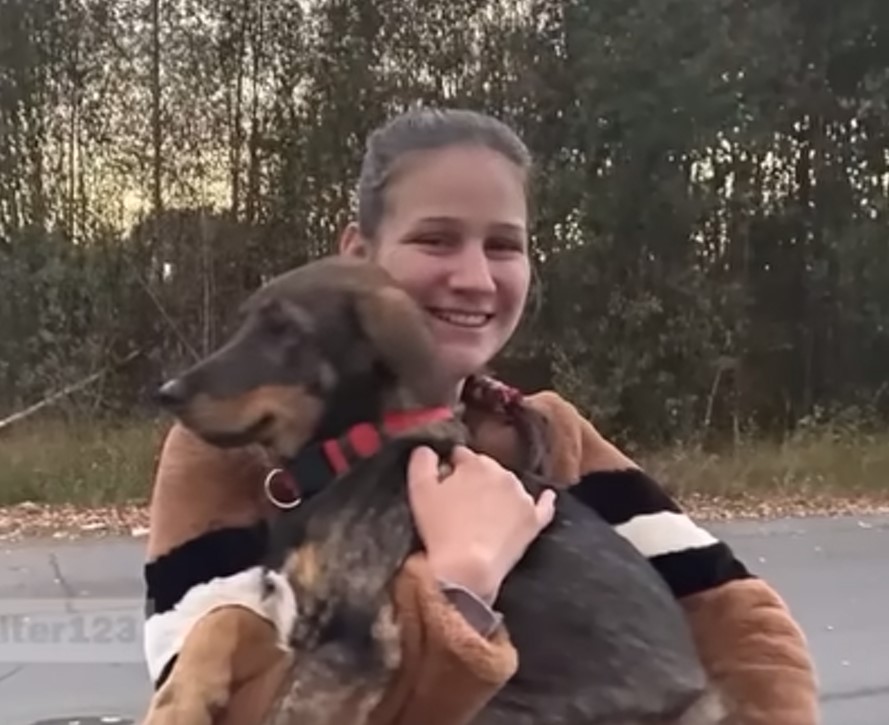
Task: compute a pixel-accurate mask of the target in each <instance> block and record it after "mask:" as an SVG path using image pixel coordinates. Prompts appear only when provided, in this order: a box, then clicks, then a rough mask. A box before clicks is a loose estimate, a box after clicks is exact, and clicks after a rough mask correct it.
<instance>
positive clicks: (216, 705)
mask: <svg viewBox="0 0 889 725" xmlns="http://www.w3.org/2000/svg"><path fill="white" fill-rule="evenodd" d="M168 684H169V687H167V686H165V687H163V688H161V690H160V691H159V692H158V694H157V697H156V698H155V700H154V702H153V703H152V706H151V709H150V711H149V712H148V714H147V716H146V717H145V719H144V720H143V721H142V725H213V723H214V722H215V721H216V718H217V717H218V716H219V715H220V714H221V713H222V711H223V710H224V709H225V702H224V698H222V699H220V698H218V697H213V696H212V695H211V696H207V695H208V693H205V692H200V691H198V689H197V688H193V687H180V686H179V684H180V683H177V682H172V681H171V682H170V683H168Z"/></svg>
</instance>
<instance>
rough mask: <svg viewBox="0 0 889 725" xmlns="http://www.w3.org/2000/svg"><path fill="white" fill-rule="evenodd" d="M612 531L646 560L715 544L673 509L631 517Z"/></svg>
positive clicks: (702, 531) (708, 536)
mask: <svg viewBox="0 0 889 725" xmlns="http://www.w3.org/2000/svg"><path fill="white" fill-rule="evenodd" d="M615 530H616V531H617V533H619V534H620V535H621V536H623V537H624V538H625V539H627V541H629V542H630V543H631V544H632V545H633V546H635V547H636V548H637V549H638V550H639V551H640V552H642V554H643V555H644V556H645V557H646V558H648V559H651V558H653V557H655V556H661V555H663V554H675V553H677V552H680V551H686V550H689V549H702V548H704V547H706V546H712V545H713V544H718V543H719V540H718V539H716V538H715V537H714V536H713V535H712V534H710V533H709V532H707V531H705V530H704V529H702V528H701V527H700V526H698V525H697V524H695V523H694V522H693V521H692V520H691V519H690V518H688V516H685V515H684V514H678V513H674V512H673V511H660V512H658V513H656V514H642V515H640V516H634V517H633V518H631V519H630V520H629V521H627V522H626V523H624V524H620V525H618V526H615Z"/></svg>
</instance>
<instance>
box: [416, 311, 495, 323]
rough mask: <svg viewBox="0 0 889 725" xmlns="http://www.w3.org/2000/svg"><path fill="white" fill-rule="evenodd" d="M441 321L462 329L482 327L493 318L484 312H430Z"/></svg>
mask: <svg viewBox="0 0 889 725" xmlns="http://www.w3.org/2000/svg"><path fill="white" fill-rule="evenodd" d="M430 312H431V313H432V314H433V315H434V316H435V317H437V318H438V319H440V320H444V321H445V322H447V323H450V324H451V325H458V326H460V327H482V326H483V325H485V324H487V322H488V321H489V320H490V319H491V318H492V317H493V315H491V314H488V313H484V312H455V311H451V310H435V309H433V310H430Z"/></svg>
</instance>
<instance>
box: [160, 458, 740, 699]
mask: <svg viewBox="0 0 889 725" xmlns="http://www.w3.org/2000/svg"><path fill="white" fill-rule="evenodd" d="M569 495H574V496H577V497H578V498H579V499H580V500H581V501H583V502H584V503H586V504H587V505H588V506H590V507H592V508H593V509H595V510H596V511H597V512H598V513H599V514H600V515H601V516H602V517H603V518H604V519H605V520H606V521H607V522H608V523H610V524H611V525H612V526H614V527H615V530H616V531H617V532H618V533H619V534H620V535H621V536H623V537H625V538H626V539H627V540H628V541H629V542H630V543H632V544H633V545H634V546H635V547H636V548H637V549H638V550H639V551H640V552H641V553H642V554H643V555H644V556H645V557H647V558H648V560H649V561H650V562H651V564H652V565H653V566H654V568H655V569H656V570H657V571H658V572H659V573H660V574H661V576H663V578H664V579H665V581H666V582H667V584H668V585H669V587H670V588H671V590H672V591H673V593H674V594H675V595H676V596H677V597H679V598H681V597H686V596H689V595H692V594H695V593H698V592H701V591H704V590H707V589H710V588H713V587H717V586H719V585H720V584H724V583H726V582H728V581H731V580H733V579H740V578H746V577H749V576H750V574H749V573H748V571H747V569H746V568H745V567H744V565H743V564H742V563H741V562H739V561H738V560H737V559H736V558H735V556H734V554H733V553H732V550H731V549H730V548H729V547H728V546H727V545H726V544H725V543H724V542H721V541H719V540H717V539H716V538H714V537H713V536H712V535H711V534H709V533H708V532H707V531H706V530H705V529H703V528H701V527H699V526H698V525H696V524H695V523H694V522H692V520H691V519H690V518H689V517H688V516H686V515H685V514H684V513H682V512H681V511H680V509H679V507H678V506H677V505H676V504H675V502H674V501H673V500H672V499H671V498H670V497H669V496H667V495H666V494H665V493H664V491H663V489H662V488H661V487H660V486H658V485H657V483H655V482H654V481H653V480H652V479H651V478H649V477H648V476H647V475H646V474H645V473H643V472H641V471H636V470H628V471H617V472H593V473H589V474H587V475H586V476H584V477H583V478H582V479H581V480H580V482H579V483H577V484H576V485H574V486H572V487H571V488H570V489H569ZM265 537H266V528H265V525H264V524H262V523H257V524H255V525H254V526H244V527H230V528H224V529H219V530H215V531H212V532H208V533H206V534H203V535H201V536H198V537H196V538H194V539H192V540H190V541H188V542H187V543H185V544H184V545H182V546H180V547H178V548H176V549H174V550H172V551H170V552H169V553H167V554H165V555H164V556H161V557H159V558H158V559H156V560H154V561H152V562H150V563H148V564H147V565H146V567H145V579H146V596H147V599H148V602H147V607H146V615H147V619H146V622H145V630H144V632H145V638H144V646H145V656H146V661H147V664H148V669H149V672H150V674H151V677H152V680H153V681H154V683H155V686H159V685H160V684H162V682H163V680H164V678H165V676H166V674H168V672H169V670H170V667H171V666H172V664H173V663H174V661H175V657H176V653H177V651H178V648H179V647H180V646H181V644H182V642H183V640H184V638H185V636H186V634H187V633H188V630H189V629H190V627H191V626H192V625H193V624H194V623H195V622H196V621H197V619H198V618H199V617H200V616H201V615H203V614H205V613H206V612H207V611H210V610H211V609H212V608H214V607H217V606H221V605H224V604H232V603H238V604H241V605H243V606H247V607H249V608H251V609H253V610H255V611H257V613H260V614H261V613H262V612H263V611H264V610H263V609H261V607H260V601H259V593H260V592H261V587H260V586H259V583H258V576H259V573H260V568H259V562H260V559H261V557H262V553H263V549H264V544H265ZM442 588H443V589H444V591H445V593H446V594H447V595H448V596H449V598H450V599H451V601H452V602H453V603H454V605H455V606H457V607H458V609H460V611H461V612H463V613H464V615H465V616H466V617H467V619H468V620H469V621H470V622H471V623H472V624H473V626H474V627H475V628H476V629H477V630H479V631H480V632H481V633H483V634H487V633H488V632H490V631H491V630H492V629H493V626H494V625H495V624H496V622H497V620H498V615H497V614H496V612H494V611H492V610H490V609H489V608H488V607H487V606H486V605H485V604H484V603H483V602H481V600H478V599H477V598H475V597H473V596H472V595H471V593H469V592H466V591H465V590H462V589H460V588H459V587H455V586H453V585H450V584H449V583H447V582H442ZM263 616H266V615H263ZM285 616H286V614H285V613H282V614H281V617H282V619H281V620H279V621H283V618H284V617H285Z"/></svg>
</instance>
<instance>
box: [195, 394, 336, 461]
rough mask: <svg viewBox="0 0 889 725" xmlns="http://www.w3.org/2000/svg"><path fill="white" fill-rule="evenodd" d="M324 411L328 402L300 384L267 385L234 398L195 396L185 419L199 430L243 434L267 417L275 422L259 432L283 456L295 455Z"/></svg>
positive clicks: (203, 433)
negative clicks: (298, 385)
mask: <svg viewBox="0 0 889 725" xmlns="http://www.w3.org/2000/svg"><path fill="white" fill-rule="evenodd" d="M323 412H324V403H323V401H321V400H319V399H318V398H317V397H316V396H314V395H312V394H310V393H309V392H307V391H306V390H304V389H303V388H301V387H297V386H288V385H264V386H262V387H259V388H256V389H255V390H251V391H249V392H247V393H245V394H243V395H239V396H237V397H232V398H214V397H212V396H210V395H207V394H206V393H198V394H197V395H195V396H194V398H193V400H192V401H191V403H190V404H189V406H188V408H187V409H186V410H185V411H183V413H182V419H183V421H184V422H185V423H186V424H187V425H188V426H189V427H191V428H193V429H194V430H195V431H197V432H198V433H199V434H202V435H206V436H208V437H212V436H213V435H214V434H215V435H232V434H239V433H242V432H243V431H246V430H249V429H250V428H251V427H253V426H254V425H256V424H257V423H258V422H259V421H261V420H262V419H263V418H266V417H270V418H271V423H269V425H268V427H267V428H264V429H263V430H262V431H260V432H259V434H258V435H259V437H260V438H261V442H262V443H263V444H264V445H267V446H268V447H269V448H271V449H272V450H274V451H275V453H277V454H278V455H281V456H288V457H289V456H294V455H296V453H297V452H298V451H299V450H300V448H302V446H303V445H304V444H305V442H306V441H307V440H308V439H309V437H310V436H311V434H312V431H313V430H314V428H315V425H316V424H317V422H318V420H319V419H320V418H321V415H322V414H323Z"/></svg>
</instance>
